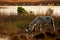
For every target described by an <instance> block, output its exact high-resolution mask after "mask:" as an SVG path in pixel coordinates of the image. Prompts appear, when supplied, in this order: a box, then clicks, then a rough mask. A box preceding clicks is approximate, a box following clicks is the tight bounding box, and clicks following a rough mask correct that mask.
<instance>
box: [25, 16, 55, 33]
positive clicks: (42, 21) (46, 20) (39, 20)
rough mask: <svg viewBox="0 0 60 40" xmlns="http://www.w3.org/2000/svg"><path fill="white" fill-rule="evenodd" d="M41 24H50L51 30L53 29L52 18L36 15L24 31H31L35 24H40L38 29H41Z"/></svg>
mask: <svg viewBox="0 0 60 40" xmlns="http://www.w3.org/2000/svg"><path fill="white" fill-rule="evenodd" d="M42 24H49V25H50V24H51V25H52V27H53V30H54V31H55V25H54V20H53V18H52V17H51V16H37V17H36V18H35V19H34V20H33V21H32V22H31V23H30V24H29V27H28V28H27V29H26V32H27V33H29V32H31V31H32V30H33V29H34V27H35V26H36V25H40V31H42V28H41V27H42V26H41V25H42Z"/></svg>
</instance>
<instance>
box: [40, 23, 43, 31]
mask: <svg viewBox="0 0 60 40" xmlns="http://www.w3.org/2000/svg"><path fill="white" fill-rule="evenodd" d="M40 32H43V31H42V25H41V24H40Z"/></svg>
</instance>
